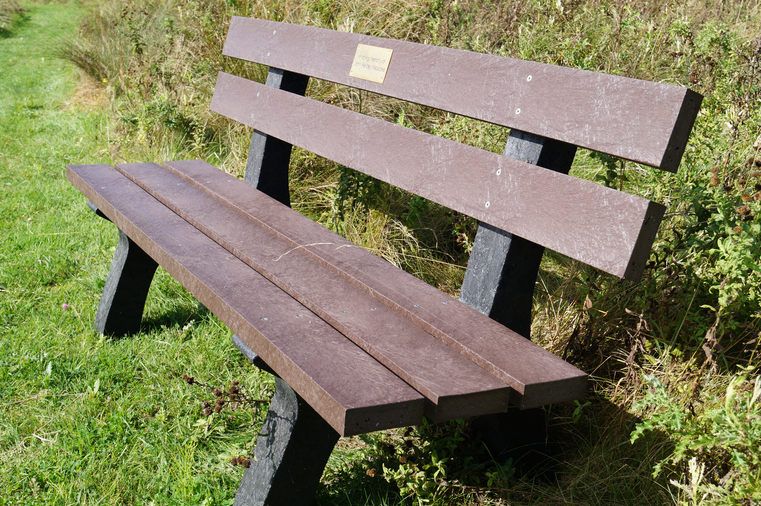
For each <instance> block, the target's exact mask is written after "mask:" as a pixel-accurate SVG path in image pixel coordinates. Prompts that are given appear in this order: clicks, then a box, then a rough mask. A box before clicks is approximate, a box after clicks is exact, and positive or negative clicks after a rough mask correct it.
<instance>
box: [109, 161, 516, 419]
mask: <svg viewBox="0 0 761 506" xmlns="http://www.w3.org/2000/svg"><path fill="white" fill-rule="evenodd" d="M116 168H117V170H119V171H121V172H122V173H123V174H124V175H125V176H127V177H128V178H129V179H131V180H132V181H134V182H135V183H136V184H138V185H139V186H140V187H142V188H143V189H145V190H146V191H147V192H148V193H150V194H151V195H152V196H154V197H155V198H156V199H158V200H159V201H160V202H161V203H162V204H164V205H166V206H167V207H169V208H170V209H171V210H172V211H174V212H175V213H177V214H178V215H180V216H181V217H183V218H184V219H185V220H187V221H188V222H189V223H190V224H191V225H193V226H194V227H196V228H197V229H199V230H201V231H202V232H203V233H205V234H206V235H207V236H209V237H210V238H212V239H213V240H214V241H215V242H217V243H219V244H220V245H222V246H223V247H224V248H225V249H227V250H228V251H230V252H232V253H233V254H234V255H235V256H236V257H238V258H239V259H241V260H243V261H244V262H245V263H246V264H248V265H249V266H251V267H252V268H254V269H255V270H256V271H257V272H259V273H260V274H262V275H263V276H264V277H266V278H267V279H268V280H270V281H271V282H273V283H274V284H275V285H277V286H278V287H279V288H281V289H282V290H284V291H285V292H287V293H288V294H289V295H291V296H292V297H294V298H295V299H296V300H298V301H299V302H300V303H302V304H303V305H304V306H305V307H307V308H308V309H310V310H311V311H312V312H314V313H315V314H316V315H317V316H318V317H320V318H322V319H323V320H325V321H326V322H328V323H329V324H330V325H331V326H333V327H334V328H336V329H338V330H339V331H340V332H341V333H342V334H344V335H345V336H347V337H349V339H351V340H352V341H353V342H354V343H356V344H357V345H358V346H360V347H361V348H362V349H364V350H365V351H367V352H368V353H370V355H372V356H373V357H375V359H376V360H378V361H379V362H381V363H382V364H383V365H385V366H386V367H388V368H389V369H390V370H391V371H393V372H394V373H395V374H396V375H398V376H399V377H400V378H402V379H403V380H404V381H406V382H407V383H408V384H409V385H411V386H412V387H413V388H415V389H416V390H417V391H419V392H420V393H422V394H423V395H424V396H425V397H426V398H428V399H430V400H431V401H432V402H431V403H430V404H427V405H426V415H427V416H428V417H429V418H431V419H432V420H433V421H436V422H439V421H444V420H451V419H454V418H462V417H465V416H477V415H482V414H488V413H497V412H502V411H505V410H507V406H508V400H509V398H510V388H509V387H508V386H507V385H506V384H505V383H504V382H503V381H500V380H498V379H497V378H496V377H494V376H493V375H491V374H489V373H488V372H486V371H485V370H483V369H482V368H480V367H479V366H477V365H476V364H474V363H473V362H471V361H470V360H468V359H467V358H465V357H464V356H462V355H460V354H459V353H457V352H456V351H455V350H453V349H451V348H449V347H447V346H446V345H445V344H444V343H442V342H441V341H439V340H437V339H436V338H434V337H433V336H431V335H430V334H428V333H427V332H425V331H424V330H423V329H421V328H420V327H418V326H417V325H415V324H414V323H413V322H411V321H409V320H408V319H406V318H404V317H403V316H402V315H400V314H398V313H396V312H395V311H393V310H392V309H390V308H388V307H386V306H385V305H383V304H379V303H378V301H377V300H376V299H374V298H373V297H372V296H371V295H369V294H368V293H366V292H364V291H362V290H360V289H358V288H357V287H356V286H354V285H352V284H351V283H349V282H348V281H347V280H346V279H344V278H343V277H341V276H340V275H339V274H338V273H336V272H335V271H334V270H332V269H330V268H328V267H326V266H324V265H321V264H320V263H318V262H316V261H315V260H314V259H312V258H310V257H308V256H306V255H305V254H304V253H303V252H302V251H301V250H300V249H298V248H297V249H294V248H293V246H292V245H291V244H290V243H287V242H285V241H283V240H281V239H280V238H279V237H277V236H276V235H274V234H272V233H270V232H269V231H268V230H266V229H265V228H263V227H261V226H258V225H257V224H256V223H255V222H253V221H252V220H250V219H249V218H248V217H247V216H245V215H242V214H240V213H239V212H237V211H235V210H234V209H233V208H231V207H228V206H226V205H225V204H224V203H222V202H220V201H219V200H217V199H215V198H214V197H213V196H211V195H210V194H208V193H206V192H204V191H203V190H201V189H199V188H196V187H195V186H194V185H192V184H188V182H187V181H185V180H183V179H182V178H181V177H179V176H178V175H176V174H174V173H172V172H170V171H168V170H165V169H163V168H162V167H160V166H158V165H156V164H152V163H143V164H119V165H117V167H116ZM218 172H219V171H218ZM226 179H227V181H228V182H227V183H226V186H233V185H237V186H240V187H242V188H244V189H246V190H248V191H249V192H250V193H252V194H254V193H256V194H259V192H258V191H256V190H254V189H253V188H251V187H250V186H248V185H247V184H245V183H244V182H242V181H238V180H237V179H235V178H233V177H230V176H227V177H226ZM265 199H266V200H267V201H268V202H267V204H268V205H269V207H270V208H274V209H276V210H277V209H279V210H280V211H281V212H288V213H291V214H297V213H295V211H293V210H291V209H290V208H288V207H284V206H282V205H281V204H279V203H277V202H276V201H274V200H271V199H269V197H266V198H265ZM299 224H301V225H306V226H307V227H320V225H318V224H316V223H314V222H312V221H310V220H299V221H298V222H294V225H296V226H298V225H299ZM320 228H321V227H320ZM292 233H294V234H298V233H299V229H298V228H296V229H294V230H292ZM327 239H331V238H330V237H328V238H327ZM367 254H368V255H369V253H367Z"/></svg>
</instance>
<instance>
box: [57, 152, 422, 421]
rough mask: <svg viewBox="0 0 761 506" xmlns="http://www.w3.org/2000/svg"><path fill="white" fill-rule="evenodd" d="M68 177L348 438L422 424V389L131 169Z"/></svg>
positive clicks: (76, 171)
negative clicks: (130, 174) (141, 182)
mask: <svg viewBox="0 0 761 506" xmlns="http://www.w3.org/2000/svg"><path fill="white" fill-rule="evenodd" d="M66 175H67V178H68V179H69V181H71V183H72V184H74V186H75V187H77V188H78V189H79V190H80V191H81V192H82V193H84V195H85V196H86V197H87V198H88V199H89V200H91V201H92V202H93V203H94V204H95V205H96V206H97V207H98V209H100V210H101V211H102V212H103V213H104V214H105V215H106V216H108V218H109V219H110V220H111V221H113V222H114V224H115V225H116V226H117V227H119V229H120V230H123V231H124V232H125V233H126V234H128V235H129V236H130V237H131V238H132V239H133V240H134V241H135V243H137V244H138V245H139V246H140V247H141V248H142V249H143V250H144V251H145V252H146V253H148V254H149V255H150V256H151V257H152V258H153V259H154V260H156V261H157V262H158V263H159V265H161V266H162V267H163V268H164V269H166V270H167V272H169V274H171V275H172V276H173V277H174V278H175V279H176V280H178V281H179V282H180V283H181V284H182V285H183V286H185V288H187V289H188V290H189V291H190V292H191V293H192V294H193V295H194V296H195V297H196V298H198V300H200V301H201V302H202V303H203V304H204V305H205V306H207V307H208V308H209V309H210V310H211V311H212V312H213V313H214V314H215V315H217V316H218V317H219V318H220V319H221V320H222V321H223V322H224V323H225V324H226V325H227V326H228V327H230V328H231V329H232V330H233V331H234V332H235V333H236V334H237V335H238V336H239V337H240V338H241V339H242V340H243V341H244V342H246V344H247V345H248V346H250V347H251V348H252V349H254V350H256V352H257V353H258V354H260V355H261V356H262V358H264V360H265V361H266V362H267V364H269V365H270V366H271V367H272V368H273V369H274V370H275V371H276V372H277V373H278V374H279V375H280V376H281V377H282V378H283V379H284V380H286V381H287V382H288V384H289V385H291V387H293V389H294V390H295V391H296V392H297V393H298V394H299V395H300V396H301V397H303V398H304V399H305V400H306V401H307V402H309V404H310V405H311V406H312V407H313V408H314V409H315V410H316V411H317V412H318V413H320V415H321V416H322V417H323V418H324V419H325V420H326V421H327V422H328V423H329V424H330V425H331V426H332V427H333V428H334V429H335V430H336V431H337V432H338V433H339V434H341V435H351V434H361V433H364V432H370V431H374V430H380V429H383V428H391V427H403V426H407V425H414V424H418V423H421V421H422V416H423V408H424V398H423V396H422V395H420V394H419V393H418V392H416V391H415V390H414V389H412V388H411V387H410V386H409V385H407V384H406V383H404V382H403V381H402V380H401V379H399V378H398V377H397V376H396V375H394V374H393V373H392V372H391V371H389V370H388V369H386V368H385V367H383V366H382V365H381V364H379V363H378V362H377V361H376V360H375V359H373V358H372V357H371V356H370V355H368V354H367V353H365V352H364V351H362V350H361V349H360V348H359V347H358V346H356V345H355V344H354V343H352V342H351V341H349V340H348V339H346V337H344V336H343V335H341V334H340V333H339V332H338V331H336V330H335V329H334V328H332V327H331V326H330V325H328V324H327V323H325V322H324V321H322V320H321V319H320V318H318V317H317V316H315V315H314V314H313V313H312V312H311V311H309V310H308V309H306V308H305V307H304V306H303V305H301V304H299V303H298V302H297V301H295V300H294V299H293V298H292V297H290V296H288V295H287V294H286V293H285V292H283V291H282V290H280V289H279V288H278V287H276V286H275V285H273V284H272V283H271V282H269V281H268V280H266V279H265V278H264V277H262V276H261V275H260V274H258V273H257V272H256V271H254V270H253V269H251V268H250V267H249V266H248V265H246V264H245V263H243V262H241V261H240V260H239V259H238V258H236V257H235V256H234V255H232V254H231V253H230V252H228V251H227V250H225V249H224V248H223V247H222V246H220V245H218V244H217V243H215V242H214V241H212V240H211V239H209V238H208V237H206V236H205V235H204V234H203V233H201V232H199V231H198V230H197V229H196V228H194V227H193V226H192V225H190V224H189V223H188V222H186V221H185V220H183V219H182V218H181V217H179V216H178V215H177V214H175V213H174V212H172V211H171V210H169V209H168V208H167V207H166V206H164V205H163V204H161V203H160V202H158V201H157V200H156V199H155V198H153V197H151V196H150V195H149V194H148V193H146V192H145V191H144V190H142V189H141V188H139V187H138V186H137V185H136V184H135V183H133V182H132V181H130V180H129V179H127V178H126V177H125V176H124V175H122V174H120V173H119V172H118V171H116V170H115V169H113V168H112V167H110V166H108V165H94V166H93V165H91V166H68V167H67V172H66Z"/></svg>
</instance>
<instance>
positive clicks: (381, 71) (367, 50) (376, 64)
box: [349, 44, 394, 84]
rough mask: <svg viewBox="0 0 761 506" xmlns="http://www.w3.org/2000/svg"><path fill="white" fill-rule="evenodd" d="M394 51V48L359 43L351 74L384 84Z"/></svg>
mask: <svg viewBox="0 0 761 506" xmlns="http://www.w3.org/2000/svg"><path fill="white" fill-rule="evenodd" d="M393 52H394V50H393V49H386V48H382V47H375V46H366V45H365V44H359V45H358V46H357V52H356V54H355V55H354V61H353V62H352V64H351V71H350V72H349V75H350V76H351V77H357V78H359V79H364V80H365V81H372V82H374V83H380V84H383V80H384V79H386V72H388V64H389V63H390V62H391V54H392V53H393Z"/></svg>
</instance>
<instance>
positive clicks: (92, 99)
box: [64, 71, 110, 109]
mask: <svg viewBox="0 0 761 506" xmlns="http://www.w3.org/2000/svg"><path fill="white" fill-rule="evenodd" d="M109 95H110V93H109V89H108V85H107V84H105V83H101V82H98V80H97V79H95V78H94V77H92V76H89V75H87V74H85V73H84V72H82V71H79V75H78V78H77V91H76V92H75V93H74V96H72V97H71V99H69V100H68V101H66V102H64V109H69V108H77V109H102V108H106V107H108V102H109Z"/></svg>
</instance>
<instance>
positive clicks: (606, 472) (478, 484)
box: [316, 396, 673, 506]
mask: <svg viewBox="0 0 761 506" xmlns="http://www.w3.org/2000/svg"><path fill="white" fill-rule="evenodd" d="M515 412H516V413H518V416H515V414H514V413H513V414H510V415H508V416H505V417H500V419H499V420H498V423H494V420H491V421H489V423H484V418H486V419H488V418H489V417H481V419H472V420H469V421H468V423H467V427H468V432H467V434H466V438H465V440H464V442H463V443H462V444H461V445H460V447H458V449H457V452H458V453H469V454H472V455H476V458H475V459H473V460H471V461H467V462H468V464H467V466H468V468H467V469H457V468H454V467H453V466H448V467H447V469H446V476H445V477H444V479H439V480H438V483H437V485H438V490H437V491H436V493H435V494H433V495H431V496H429V497H427V498H423V499H424V502H426V504H442V505H443V504H447V505H449V504H452V505H466V504H467V505H470V504H500V505H508V504H509V505H514V506H517V505H529V504H558V505H559V504H584V505H609V504H617V505H637V506H639V505H659V506H661V505H664V504H672V503H673V497H672V496H671V493H670V492H669V489H668V485H667V479H666V477H665V476H661V477H659V478H654V477H653V466H654V464H655V463H656V462H657V461H659V460H661V459H663V458H664V457H666V456H667V455H669V454H670V453H671V451H673V446H672V445H670V443H669V441H668V438H666V437H665V436H664V435H663V434H660V433H656V432H648V433H647V434H646V435H645V436H644V437H642V438H641V439H640V440H638V441H637V442H636V443H634V444H632V443H630V434H631V432H632V431H633V430H634V427H635V426H636V424H637V422H638V421H639V420H638V419H637V418H636V417H634V416H632V415H631V414H629V413H627V412H625V411H622V410H620V408H619V406H617V405H615V404H614V403H612V402H610V401H608V400H607V399H604V398H601V397H596V396H595V397H590V398H589V400H588V403H583V404H573V403H568V404H564V405H555V406H552V407H551V408H550V409H548V410H547V421H546V426H545V427H541V424H542V423H544V422H543V421H542V420H539V415H538V412H537V411H534V412H533V413H530V414H529V415H528V416H522V415H520V413H521V412H520V411H518V410H515ZM523 413H526V412H523ZM543 417H544V415H542V416H541V418H543ZM487 421H488V420H487ZM455 427H456V425H455V424H443V426H438V427H437V430H436V431H434V432H435V433H436V434H437V436H439V438H450V437H451V436H452V434H451V433H450V432H449V431H451V430H452V429H454V428H455ZM439 428H440V429H442V430H438V429H439ZM407 432H409V431H407ZM541 435H544V436H545V438H546V439H545V440H544V441H537V440H536V439H537V437H539V436H541ZM495 438H496V439H497V440H498V441H499V442H500V443H501V444H505V445H506V446H505V448H504V452H502V453H500V454H497V455H495V456H494V458H492V456H491V454H490V452H487V451H484V450H483V445H484V444H485V442H486V441H488V440H491V443H492V444H493V442H494V439H495ZM363 439H365V441H367V442H369V444H367V445H361V444H359V443H357V444H354V443H353V442H352V441H348V442H345V441H344V440H342V443H339V449H338V450H337V452H338V453H340V454H341V457H339V458H336V459H335V460H334V461H333V462H332V464H330V465H332V469H331V470H330V471H329V472H328V473H326V475H325V477H324V478H323V479H324V480H325V481H324V482H323V483H322V484H321V486H320V489H319V490H318V494H317V502H316V503H317V504H319V505H329V504H330V505H358V504H359V505H365V504H367V505H378V506H380V505H384V506H385V505H388V506H390V505H407V504H410V505H412V504H418V499H419V498H418V497H416V496H411V497H407V498H404V497H402V496H401V495H400V493H399V489H398V488H397V486H396V484H395V483H393V480H391V481H392V482H391V483H389V481H387V480H386V479H385V477H384V476H383V474H384V473H383V471H382V466H384V465H385V466H387V467H392V466H393V464H394V459H398V457H399V452H398V451H397V452H395V450H394V449H395V448H399V447H400V446H404V444H405V441H404V439H403V438H401V439H400V437H399V432H398V431H396V432H394V431H389V432H387V433H383V434H379V435H371V437H369V438H363ZM416 444H418V443H416ZM435 445H436V443H435V442H433V441H428V442H426V441H423V442H422V445H421V447H422V448H431V447H434V446H435ZM384 446H385V447H387V448H385V449H384ZM334 457H335V455H334ZM332 459H333V457H332ZM507 459H512V461H507ZM455 460H458V459H456V458H455V459H452V461H455ZM506 461H507V462H508V464H507V465H505V464H504V463H505V462H506ZM397 465H398V464H397ZM511 466H512V469H511ZM421 470H422V466H421ZM495 473H502V476H501V478H499V479H495V478H494V477H495ZM455 479H456V481H455Z"/></svg>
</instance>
